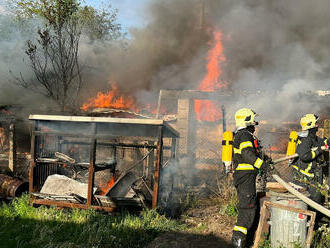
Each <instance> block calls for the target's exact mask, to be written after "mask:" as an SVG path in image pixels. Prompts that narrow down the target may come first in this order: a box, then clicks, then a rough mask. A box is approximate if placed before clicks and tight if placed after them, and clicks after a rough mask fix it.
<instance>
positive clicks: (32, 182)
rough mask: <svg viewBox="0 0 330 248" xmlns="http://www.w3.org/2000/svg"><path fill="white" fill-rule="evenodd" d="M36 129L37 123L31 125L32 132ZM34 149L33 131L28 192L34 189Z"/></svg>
mask: <svg viewBox="0 0 330 248" xmlns="http://www.w3.org/2000/svg"><path fill="white" fill-rule="evenodd" d="M36 127H37V122H33V123H32V130H35V129H36ZM35 147H36V136H35V134H34V131H32V137H31V149H30V154H31V160H30V168H29V182H30V185H29V191H30V192H35V188H34V184H35V182H34V168H35V159H36V154H35Z"/></svg>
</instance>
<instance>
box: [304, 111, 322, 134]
mask: <svg viewBox="0 0 330 248" xmlns="http://www.w3.org/2000/svg"><path fill="white" fill-rule="evenodd" d="M318 119H319V117H318V116H317V115H314V114H306V115H304V116H303V117H302V118H301V119H300V125H301V129H302V130H303V131H305V130H308V129H311V128H313V127H316V122H317V121H318Z"/></svg>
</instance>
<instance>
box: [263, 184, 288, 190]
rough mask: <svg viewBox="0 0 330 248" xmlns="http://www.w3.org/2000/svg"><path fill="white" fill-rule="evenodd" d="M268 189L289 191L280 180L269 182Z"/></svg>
mask: <svg viewBox="0 0 330 248" xmlns="http://www.w3.org/2000/svg"><path fill="white" fill-rule="evenodd" d="M266 189H268V190H271V191H275V192H280V193H281V192H282V193H284V192H287V191H288V190H287V189H286V188H285V187H283V186H282V185H281V184H280V183H278V182H267V184H266Z"/></svg>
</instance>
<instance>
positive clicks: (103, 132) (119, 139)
mask: <svg viewBox="0 0 330 248" xmlns="http://www.w3.org/2000/svg"><path fill="white" fill-rule="evenodd" d="M29 119H30V120H31V121H32V134H31V164H30V174H29V183H30V186H29V191H30V203H31V204H41V205H53V206H58V207H77V208H82V209H89V208H93V209H96V210H103V211H108V212H111V211H113V210H114V207H111V206H102V205H101V204H99V202H98V201H97V198H100V196H97V195H94V187H95V184H94V179H95V173H96V172H98V171H102V170H105V169H109V167H107V166H105V167H104V166H98V164H97V163H96V161H97V160H98V156H99V154H100V152H99V150H97V149H98V147H99V146H101V145H102V146H106V147H112V148H114V149H116V148H117V147H125V148H137V149H138V148H143V149H145V148H147V149H149V151H152V154H154V155H153V156H155V159H154V160H153V161H152V162H153V163H152V164H151V166H152V167H153V168H151V169H150V170H149V171H150V172H151V173H152V176H151V178H152V182H151V189H152V207H153V208H155V207H157V203H158V197H159V183H160V176H161V173H162V164H163V151H164V150H168V151H166V154H169V155H168V159H173V158H175V156H176V145H177V143H176V140H177V138H178V137H179V134H178V132H177V131H175V130H174V129H173V128H172V127H171V126H170V125H169V124H167V123H166V122H165V121H163V120H154V119H128V118H109V117H85V116H55V115H30V117H29ZM163 139H166V141H167V142H166V144H167V146H164V145H163ZM47 140H48V143H47ZM49 140H50V142H49ZM68 142H70V143H71V144H74V145H75V147H77V146H82V145H84V149H85V150H86V148H87V150H88V152H87V154H88V156H87V157H88V158H87V159H89V160H88V161H87V162H88V163H86V162H85V161H81V162H85V163H81V164H87V166H88V192H87V200H86V202H85V203H72V202H70V201H65V200H58V199H59V198H58V199H57V200H52V199H51V198H50V199H49V198H44V199H40V197H38V196H40V194H39V192H40V190H41V188H42V186H43V184H44V183H45V181H46V179H47V177H48V176H50V175H53V174H56V173H57V171H58V167H59V166H60V165H61V162H58V161H57V160H53V159H52V158H54V157H55V155H54V154H55V152H64V153H66V151H67V150H65V149H64V147H63V146H64V144H66V143H68ZM47 145H49V146H52V147H51V148H50V149H47ZM74 153H78V151H73V155H75V154H74ZM149 153H150V152H149ZM149 153H148V154H149ZM45 157H46V158H48V159H45ZM87 159H86V160H87ZM138 162H141V161H138ZM62 164H63V163H62ZM109 197H110V198H111V195H110V196H109ZM62 199H63V198H62Z"/></svg>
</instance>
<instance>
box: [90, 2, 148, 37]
mask: <svg viewBox="0 0 330 248" xmlns="http://www.w3.org/2000/svg"><path fill="white" fill-rule="evenodd" d="M150 1H151V0H85V3H86V4H87V5H91V6H93V7H96V8H99V7H102V6H104V4H105V5H107V4H111V6H113V7H114V8H116V9H118V11H119V12H118V23H120V24H121V25H122V27H123V29H124V30H125V31H128V29H129V28H132V27H141V26H143V25H145V24H146V20H145V18H144V16H145V15H144V12H145V7H146V5H147V3H148V2H150Z"/></svg>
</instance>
